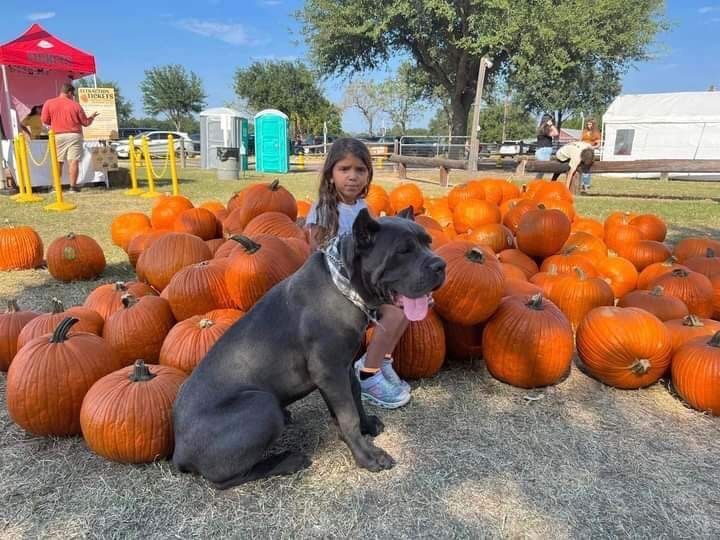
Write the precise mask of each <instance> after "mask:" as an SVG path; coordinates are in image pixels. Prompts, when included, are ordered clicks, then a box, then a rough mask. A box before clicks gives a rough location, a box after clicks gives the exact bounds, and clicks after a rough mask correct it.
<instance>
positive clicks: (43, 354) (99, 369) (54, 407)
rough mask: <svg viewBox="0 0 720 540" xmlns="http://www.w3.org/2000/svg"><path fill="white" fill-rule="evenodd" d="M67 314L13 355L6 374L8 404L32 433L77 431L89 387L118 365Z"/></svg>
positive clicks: (102, 345)
mask: <svg viewBox="0 0 720 540" xmlns="http://www.w3.org/2000/svg"><path fill="white" fill-rule="evenodd" d="M76 322H77V319H75V318H73V317H68V318H66V319H64V320H63V321H62V322H61V323H60V324H58V325H57V327H56V328H55V330H54V332H53V333H52V335H51V336H48V335H44V336H40V337H37V338H35V339H33V340H32V341H30V342H29V343H28V344H26V345H25V346H24V347H23V348H22V349H20V350H19V351H18V353H17V355H15V359H14V360H13V362H12V364H11V365H10V369H9V370H8V374H7V396H6V398H7V409H8V413H10V417H11V418H12V419H13V420H14V421H15V423H16V424H18V425H19V426H20V427H21V428H23V429H24V430H25V431H28V432H30V433H33V434H35V435H41V436H47V435H56V436H67V435H77V434H79V433H80V406H81V405H82V400H83V398H84V397H85V394H86V393H87V391H88V390H89V389H90V387H91V386H92V385H93V384H94V383H95V381H97V380H98V379H100V378H101V377H103V376H104V375H107V374H108V373H110V372H112V371H113V370H115V369H117V367H118V366H117V364H116V363H115V362H114V361H113V359H112V354H111V350H110V347H109V346H108V344H107V343H106V342H105V340H103V339H102V338H101V337H99V336H96V335H95V334H88V333H85V332H77V333H73V334H70V328H71V327H72V325H73V324H75V323H76Z"/></svg>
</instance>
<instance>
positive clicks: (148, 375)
mask: <svg viewBox="0 0 720 540" xmlns="http://www.w3.org/2000/svg"><path fill="white" fill-rule="evenodd" d="M155 377H157V375H155V374H154V373H152V372H151V371H150V370H149V369H148V367H147V366H146V365H145V362H143V361H142V360H135V365H134V366H133V370H132V373H130V375H129V376H128V379H130V380H131V381H132V382H141V381H149V380H150V379H154V378H155Z"/></svg>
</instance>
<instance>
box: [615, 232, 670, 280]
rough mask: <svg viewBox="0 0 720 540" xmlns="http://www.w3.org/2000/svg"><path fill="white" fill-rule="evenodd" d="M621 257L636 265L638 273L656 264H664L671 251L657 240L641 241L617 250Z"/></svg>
mask: <svg viewBox="0 0 720 540" xmlns="http://www.w3.org/2000/svg"><path fill="white" fill-rule="evenodd" d="M616 251H617V252H618V254H619V255H620V256H621V257H624V258H626V259H627V260H628V261H630V262H631V263H633V264H634V265H635V268H637V269H638V272H641V271H642V270H644V269H645V268H647V267H648V266H650V265H651V264H653V263H656V262H662V261H664V260H667V258H668V257H670V249H669V248H668V247H667V246H666V245H665V244H661V243H660V242H656V241H655V240H640V241H639V242H635V243H633V244H630V245H629V246H626V247H622V248H620V249H619V250H616Z"/></svg>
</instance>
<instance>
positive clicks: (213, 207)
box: [199, 199, 227, 218]
mask: <svg viewBox="0 0 720 540" xmlns="http://www.w3.org/2000/svg"><path fill="white" fill-rule="evenodd" d="M199 208H205V209H206V210H210V211H211V212H212V213H213V214H214V215H215V217H216V218H219V214H220V215H221V214H222V213H223V212H227V208H225V205H224V204H223V203H221V202H220V201H218V200H215V199H211V200H209V201H205V202H204V203H201V204H200V206H199Z"/></svg>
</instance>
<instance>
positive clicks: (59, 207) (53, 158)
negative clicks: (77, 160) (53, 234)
mask: <svg viewBox="0 0 720 540" xmlns="http://www.w3.org/2000/svg"><path fill="white" fill-rule="evenodd" d="M48 144H49V145H50V166H51V167H52V176H53V186H54V187H55V202H54V203H52V204H48V205H47V206H46V207H45V210H54V211H56V212H67V211H68V210H74V209H75V208H77V206H76V205H74V204H72V203H67V202H65V201H64V200H63V194H62V182H61V181H60V163H59V162H58V157H57V146H56V144H55V132H53V130H52V129H51V130H50V131H48Z"/></svg>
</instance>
